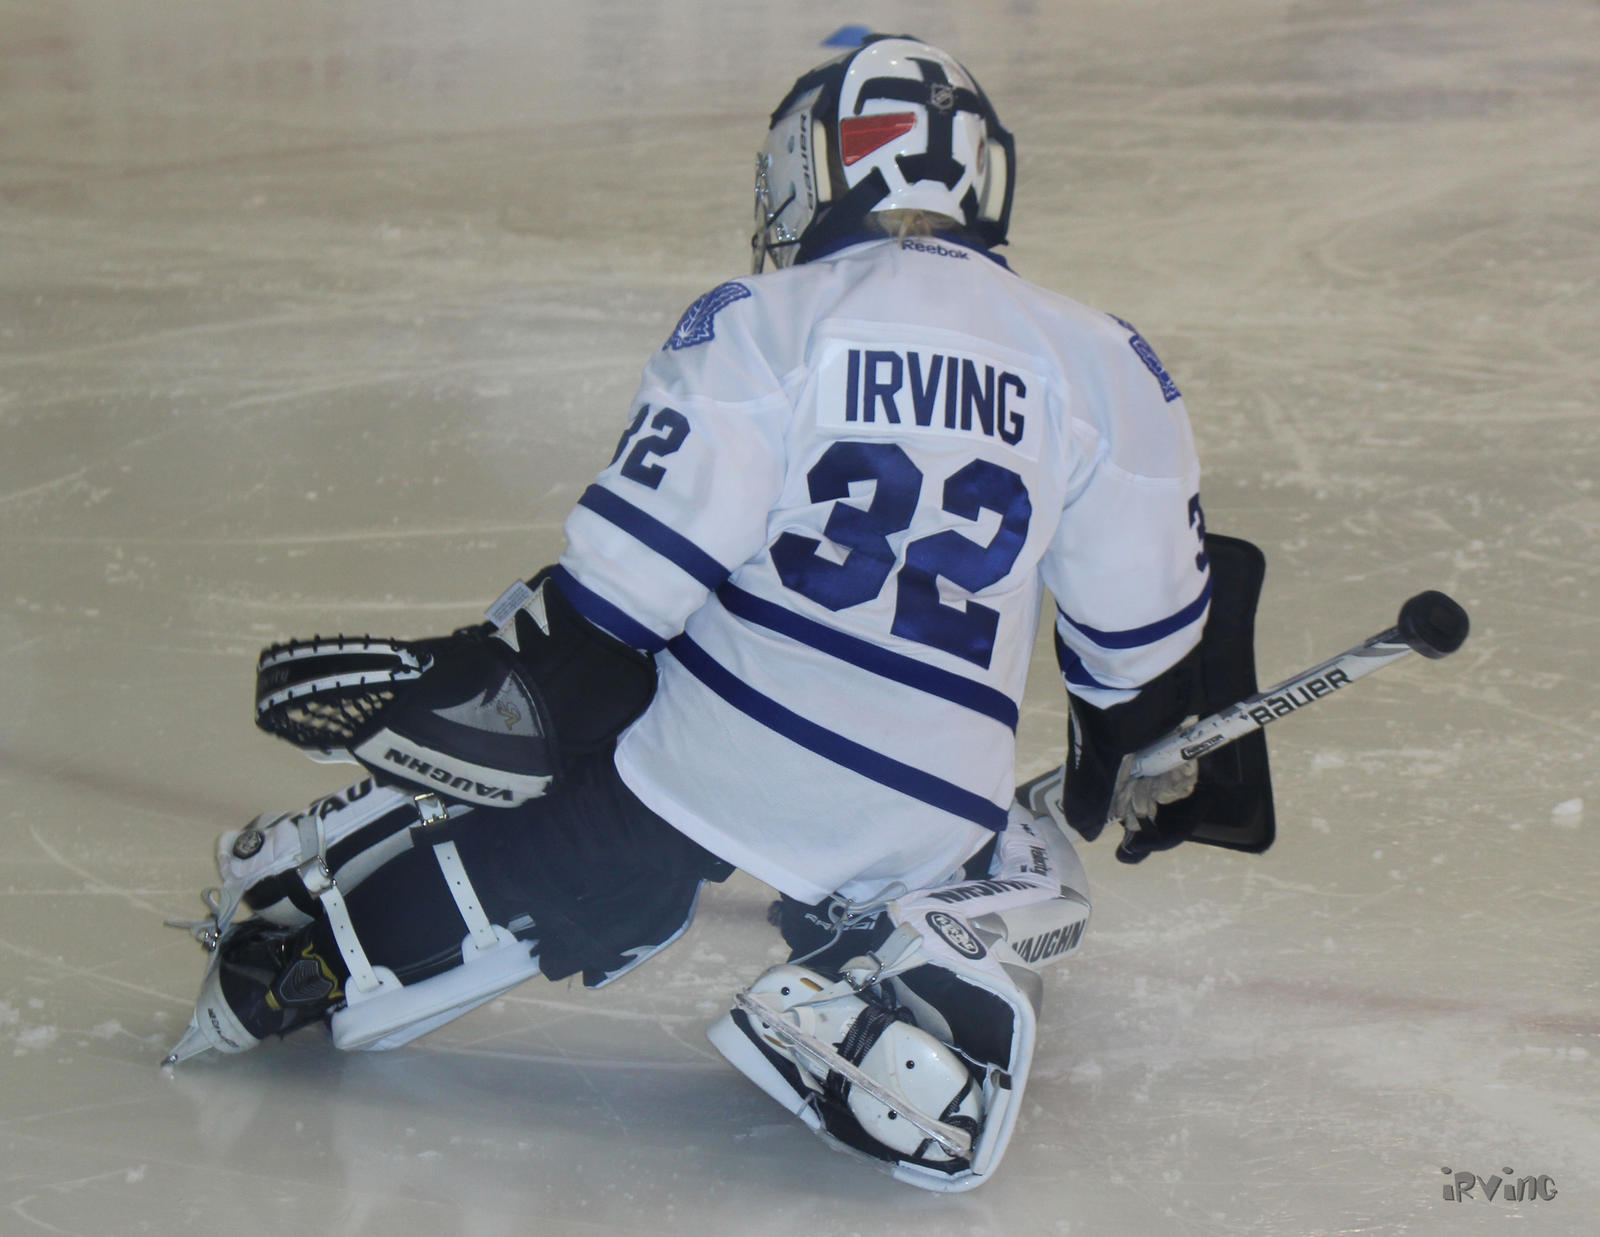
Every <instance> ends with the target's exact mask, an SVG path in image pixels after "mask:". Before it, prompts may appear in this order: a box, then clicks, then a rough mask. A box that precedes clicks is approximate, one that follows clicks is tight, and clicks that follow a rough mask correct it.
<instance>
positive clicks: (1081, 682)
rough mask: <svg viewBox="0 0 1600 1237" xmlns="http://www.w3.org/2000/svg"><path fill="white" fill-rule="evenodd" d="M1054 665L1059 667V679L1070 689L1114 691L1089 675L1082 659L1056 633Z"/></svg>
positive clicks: (1058, 633) (1108, 685) (1109, 685)
mask: <svg viewBox="0 0 1600 1237" xmlns="http://www.w3.org/2000/svg"><path fill="white" fill-rule="evenodd" d="M1056 665H1058V666H1060V667H1061V677H1062V678H1063V679H1065V680H1066V682H1067V686H1068V687H1069V688H1072V687H1100V688H1104V689H1105V690H1106V691H1116V690H1117V688H1114V687H1112V686H1111V684H1109V683H1102V682H1101V681H1100V680H1099V679H1097V678H1095V677H1094V675H1092V674H1090V673H1089V670H1088V667H1087V666H1085V665H1084V664H1083V658H1081V657H1079V656H1078V655H1077V654H1076V653H1074V652H1073V651H1072V650H1071V649H1070V648H1069V647H1068V646H1067V642H1066V641H1065V640H1063V639H1062V638H1061V633H1060V632H1056Z"/></svg>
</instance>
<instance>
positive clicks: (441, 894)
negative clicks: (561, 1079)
mask: <svg viewBox="0 0 1600 1237" xmlns="http://www.w3.org/2000/svg"><path fill="white" fill-rule="evenodd" d="M424 834H425V836H424V837H423V838H422V839H420V840H418V839H414V842H413V845H412V847H411V848H410V849H409V850H406V851H403V852H401V853H400V854H399V855H398V856H397V857H396V858H394V859H392V860H390V861H389V862H388V863H386V864H384V866H383V867H381V868H379V869H378V870H377V871H376V872H374V873H373V874H372V875H370V876H369V877H367V878H366V879H365V880H364V881H362V882H361V883H360V884H359V885H357V886H356V887H355V888H353V889H351V890H350V891H349V892H348V893H347V894H346V896H345V904H346V907H347V908H348V911H349V914H350V918H351V922H352V924H353V925H354V927H355V929H356V933H357V935H358V936H359V938H360V940H361V943H362V945H363V947H364V948H365V950H366V953H367V957H368V959H369V960H370V961H371V962H372V963H373V965H375V966H380V967H387V968H389V969H390V970H392V971H393V972H394V973H395V975H396V976H397V977H398V978H399V979H400V980H401V981H402V982H403V983H407V984H409V983H415V982H417V981H418V980H422V979H426V978H429V977H430V976H433V975H436V974H440V973H442V972H444V971H447V970H449V969H450V968H451V967H453V966H455V965H457V964H458V963H459V962H460V961H461V942H462V938H463V936H464V934H465V931H466V929H465V928H464V926H463V923H462V918H461V913H460V911H459V910H458V909H457V905H456V902H455V900H454V898H453V897H452V895H451V893H450V890H449V887H448V886H447V885H446V883H445V877H444V873H443V871H442V870H441V869H440V866H439V863H438V861H437V860H436V858H435V855H434V852H433V845H434V844H436V843H439V842H444V841H447V840H448V841H453V842H454V843H455V844H456V850H457V852H458V853H459V855H460V857H461V863H462V866H463V867H464V868H465V870H466V873H467V876H468V877H469V879H470V880H471V882H472V885H473V888H474V889H475V891H476V893H477V896H478V899H479V901H480V903H481V904H482V906H483V910H484V912H485V914H486V915H487V916H488V917H489V919H490V921H491V922H493V923H496V924H499V925H501V926H502V927H505V928H507V929H508V930H510V931H511V932H512V933H514V934H515V935H516V936H517V937H518V938H520V939H524V940H528V941H530V942H537V946H538V950H537V952H538V956H539V970H540V972H541V973H542V974H544V975H545V976H546V977H547V978H550V979H564V978H566V977H567V976H568V975H572V974H574V973H578V972H581V973H582V975H583V982H584V984H585V985H586V986H588V987H591V988H592V987H597V986H599V985H600V984H601V983H604V982H605V981H606V979H608V978H610V977H612V976H613V975H615V974H616V973H618V972H620V971H622V970H625V969H626V968H627V967H628V966H629V965H631V964H632V962H633V961H634V960H635V959H636V958H637V957H639V956H640V955H641V954H643V953H645V952H648V951H650V950H652V949H654V948H658V947H659V946H661V945H663V944H665V943H666V942H668V941H670V940H671V939H672V938H673V937H674V936H675V935H676V934H677V933H679V932H681V931H682V930H683V928H684V927H685V926H686V925H687V924H688V922H689V920H690V919H691V918H692V917H693V915H694V906H695V900H696V898H697V896H698V894H699V891H700V886H701V885H702V884H703V883H704V882H705V881H708V880H710V881H723V880H726V879H727V878H728V877H729V876H730V875H731V874H732V873H733V867H732V865H731V864H728V863H726V862H724V861H723V860H721V859H719V858H717V857H716V856H715V855H713V854H712V853H711V852H710V851H708V850H706V849H705V848H704V847H702V846H700V845H699V844H698V843H696V842H694V841H692V840H691V839H689V838H688V837H685V836H684V835H683V834H681V833H679V832H678V831H677V830H676V829H674V828H672V826H670V825H668V824H667V823H666V822H665V821H664V820H662V819H661V818H660V817H659V816H657V815H656V814H655V813H654V812H652V811H651V810H650V809H649V808H647V807H645V805H644V804H643V803H641V802H640V801H639V800H638V799H637V798H636V797H635V796H634V794H633V792H632V791H630V790H629V789H628V788H627V786H626V785H624V784H623V782H622V779H621V778H620V777H619V776H618V775H617V772H616V768H615V766H614V764H613V763H612V759H611V751H610V749H609V748H608V749H605V750H602V751H600V752H598V753H596V754H594V755H592V756H590V757H587V758H586V759H584V760H582V761H580V762H578V764H577V767H575V768H574V769H573V770H572V771H571V772H570V773H569V774H567V775H566V776H564V777H563V778H562V779H561V780H560V781H559V782H558V783H557V784H556V786H555V787H554V788H553V789H552V790H551V792H550V793H549V794H548V795H546V796H544V797H543V798H540V799H532V800H529V801H528V802H526V803H524V804H522V805H520V806H518V807H515V808H475V809H473V810H472V811H471V812H468V813H467V814H465V815H462V816H457V817H452V818H451V819H450V820H448V821H447V822H443V823H442V824H438V825H433V826H430V827H429V828H428V829H427V830H426V831H424ZM315 940H316V942H317V945H318V947H319V950H318V951H319V953H320V954H321V956H322V957H324V958H338V957H339V951H338V947H337V944H336V942H335V941H334V938H333V933H332V930H331V929H330V928H329V926H328V924H327V921H326V918H325V917H324V916H320V915H319V917H318V923H317V926H316V929H315Z"/></svg>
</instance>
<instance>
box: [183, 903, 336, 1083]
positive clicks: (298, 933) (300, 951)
mask: <svg viewBox="0 0 1600 1237" xmlns="http://www.w3.org/2000/svg"><path fill="white" fill-rule="evenodd" d="M343 982H344V981H343V972H342V968H341V967H340V966H339V964H338V962H337V961H330V960H329V959H326V958H324V957H322V956H321V955H320V954H319V953H318V952H317V950H316V946H315V945H314V943H313V942H312V939H311V929H310V927H309V926H308V927H302V928H297V929H291V928H284V927H281V926H279V925H277V924H273V923H269V922H267V921H266V920H263V919H248V920H246V921H245V922H243V923H241V924H239V925H237V926H236V927H234V928H232V929H231V930H230V931H228V933H227V934H226V935H225V936H224V937H223V938H222V941H221V943H220V944H219V945H218V946H217V948H216V950H215V951H214V952H213V953H212V955H211V963H210V965H209V966H208V967H207V968H206V975H205V978H204V979H203V980H202V981H201V984H200V997H199V999H198V1000H197V1001H196V1002H195V1012H194V1017H193V1018H191V1019H190V1022H189V1029H188V1030H187V1031H186V1032H185V1033H184V1035H183V1038H182V1039H181V1040H179V1041H178V1044H177V1046H176V1047H174V1048H173V1050H172V1053H171V1055H170V1056H168V1057H167V1059H166V1062H165V1064H167V1065H176V1064H177V1063H178V1062H179V1061H183V1060H186V1059H187V1058H189V1057H193V1056H198V1055H199V1054H200V1053H202V1052H205V1051H207V1050H212V1049H214V1050H216V1051H217V1052H230V1053H232V1052H247V1051H248V1050H249V1049H251V1048H254V1047H255V1046H256V1045H257V1044H259V1043H260V1042H261V1041H262V1040H264V1039H266V1038H267V1037H268V1036H269V1035H280V1036H281V1035H287V1034H288V1033H289V1032H290V1031H294V1030H297V1029H299V1028H300V1027H303V1026H308V1025H310V1024H311V1023H313V1022H318V1021H321V1020H322V1018H323V1016H324V1015H325V1014H326V1013H327V1012H328V1011H329V1010H330V1009H331V1008H332V1007H333V1006H335V1005H336V1004H338V1003H339V1002H340V1001H342V999H343V997H344V991H343Z"/></svg>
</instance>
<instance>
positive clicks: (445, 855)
mask: <svg viewBox="0 0 1600 1237" xmlns="http://www.w3.org/2000/svg"><path fill="white" fill-rule="evenodd" d="M433 857H434V858H435V859H437V860H438V861H439V870H440V871H441V872H443V873H444V882H445V884H446V885H447V886H448V887H449V889H450V896H451V897H452V898H454V899H455V903H456V910H457V911H459V912H460V913H461V922H462V923H464V924H465V925H466V926H467V931H468V932H469V933H470V934H471V938H472V944H473V947H474V948H475V949H477V950H478V952H480V953H482V952H485V951H487V950H490V949H494V948H495V947H496V946H498V945H499V943H500V939H499V937H497V936H496V935H495V932H494V925H493V924H492V923H490V922H489V916H488V915H486V914H484V911H483V903H481V902H480V901H479V900H478V891H477V890H476V889H474V888H473V885H472V878H471V877H469V876H468V875H467V869H466V866H465V865H464V864H463V863H462V862H461V853H460V852H459V851H458V850H457V849H456V844H455V843H454V842H440V843H439V844H438V845H436V846H435V847H434V848H433Z"/></svg>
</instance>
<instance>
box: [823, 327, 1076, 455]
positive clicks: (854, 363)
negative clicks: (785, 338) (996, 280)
mask: <svg viewBox="0 0 1600 1237" xmlns="http://www.w3.org/2000/svg"><path fill="white" fill-rule="evenodd" d="M828 352H829V353H830V354H831V355H825V357H824V361H823V365H822V367H821V376H820V382H821V384H822V390H821V392H820V395H821V399H820V403H819V408H818V420H819V421H820V422H821V423H822V424H823V425H826V426H829V427H831V428H837V429H844V430H849V431H852V432H861V431H863V430H866V431H875V432H879V433H891V432H895V431H903V430H926V431H928V432H930V433H936V434H955V435H960V436H962V437H967V438H986V439H989V440H991V441H993V442H996V443H1000V444H1003V445H1005V446H1007V447H1009V448H1011V449H1012V450H1014V451H1017V452H1019V453H1021V454H1022V455H1024V456H1026V457H1027V458H1028V459H1037V458H1038V457H1039V438H1040V436H1041V434H1042V433H1043V431H1042V429H1040V428H1039V427H1038V422H1039V421H1040V420H1041V419H1042V412H1041V413H1040V414H1039V415H1035V408H1036V407H1038V400H1039V398H1041V397H1042V395H1043V391H1044V382H1043V380H1042V379H1039V378H1037V377H1035V376H1034V375H1033V374H1030V373H1026V372H1019V369H1018V368H1016V367H1008V366H1006V365H1004V364H998V363H996V361H995V360H994V359H992V358H986V357H982V356H977V355H973V354H963V353H959V352H954V351H949V350H943V351H936V350H934V349H932V348H926V347H908V346H887V345H886V346H884V347H878V348H870V347H865V346H860V347H852V346H849V345H844V344H836V345H834V346H833V347H832V348H830V349H829V350H828ZM1030 431H1031V432H1030Z"/></svg>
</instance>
